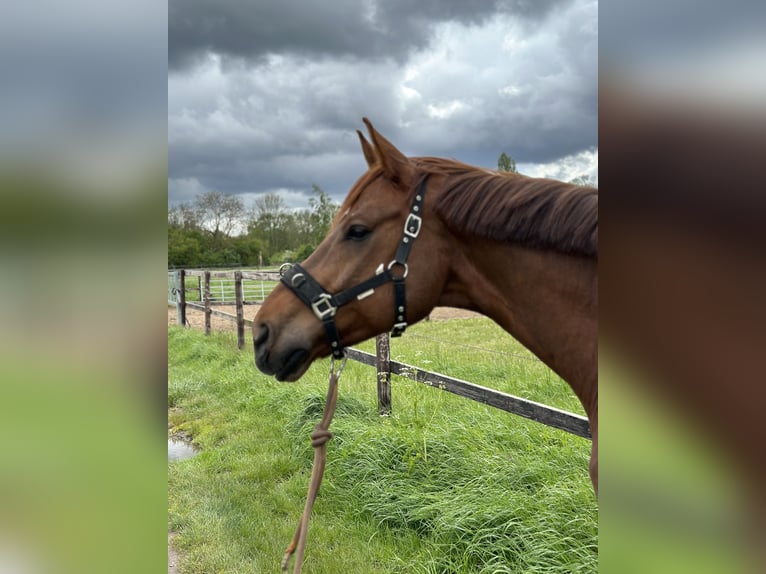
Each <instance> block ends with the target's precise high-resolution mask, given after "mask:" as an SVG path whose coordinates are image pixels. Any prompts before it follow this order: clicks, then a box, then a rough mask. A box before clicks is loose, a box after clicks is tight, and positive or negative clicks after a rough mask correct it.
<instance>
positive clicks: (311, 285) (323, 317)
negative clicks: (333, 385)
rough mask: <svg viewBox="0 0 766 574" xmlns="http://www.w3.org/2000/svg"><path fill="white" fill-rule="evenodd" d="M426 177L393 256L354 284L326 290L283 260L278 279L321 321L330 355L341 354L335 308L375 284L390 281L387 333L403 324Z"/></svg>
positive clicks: (365, 293)
mask: <svg viewBox="0 0 766 574" xmlns="http://www.w3.org/2000/svg"><path fill="white" fill-rule="evenodd" d="M427 180H428V176H427V175H426V177H424V178H423V181H422V182H421V184H420V187H419V188H418V190H417V193H415V197H413V198H412V204H411V205H410V212H409V214H408V215H407V219H406V221H405V222H404V231H403V233H402V238H401V240H400V241H399V246H398V247H397V248H396V254H395V255H394V258H393V259H392V260H391V262H390V263H389V264H388V267H384V265H383V264H382V263H381V264H380V266H379V267H378V269H377V271H376V272H375V275H373V276H372V277H370V278H369V279H367V280H366V281H362V282H361V283H359V284H358V285H355V286H354V287H349V288H348V289H345V290H343V291H340V292H339V293H335V294H330V293H328V292H327V291H326V290H325V289H324V288H323V287H322V286H321V285H320V284H319V282H318V281H317V280H316V279H314V278H313V277H312V276H311V275H310V274H309V272H308V271H306V270H305V269H304V268H303V267H301V266H300V265H298V264H297V263H296V264H294V265H293V264H289V263H288V264H285V265H283V266H282V268H281V269H280V274H281V275H282V277H281V281H282V283H284V285H285V286H286V287H287V288H288V289H290V291H292V292H293V293H295V296H296V297H298V299H300V300H301V301H303V302H304V303H305V304H306V305H307V306H308V307H309V308H310V309H311V310H312V311H313V312H314V315H316V316H317V318H318V319H319V320H320V321H322V324H323V325H324V328H325V331H326V333H327V340H328V342H329V343H330V349H331V350H332V355H333V357H335V358H336V359H339V358H341V357H342V356H343V344H342V343H341V341H340V334H339V333H338V328H337V327H336V325H335V313H336V312H337V311H338V308H339V307H342V306H343V305H345V304H347V303H350V302H351V301H353V300H354V299H359V300H361V299H364V298H365V297H368V296H370V295H372V293H373V291H374V290H375V288H376V287H380V286H381V285H383V284H384V283H386V282H388V281H392V282H393V283H394V328H393V329H392V331H391V336H392V337H399V336H400V335H401V334H402V333H404V330H405V329H406V328H407V320H406V317H407V301H406V299H405V292H404V280H405V279H406V278H407V273H408V272H409V268H408V267H407V258H408V257H409V255H410V249H412V244H413V243H414V242H415V239H417V237H418V234H419V233H420V228H421V227H422V223H423V220H422V219H421V217H420V214H421V213H423V198H424V197H425V192H426V181H427ZM396 266H399V267H401V274H400V275H394V272H393V268H394V267H396Z"/></svg>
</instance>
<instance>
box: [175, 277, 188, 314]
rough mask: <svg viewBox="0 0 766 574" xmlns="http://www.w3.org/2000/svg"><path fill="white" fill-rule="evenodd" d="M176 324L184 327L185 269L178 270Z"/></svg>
mask: <svg viewBox="0 0 766 574" xmlns="http://www.w3.org/2000/svg"><path fill="white" fill-rule="evenodd" d="M176 288H177V289H178V324H179V325H181V326H182V327H186V270H185V269H179V270H178V285H177V287H176Z"/></svg>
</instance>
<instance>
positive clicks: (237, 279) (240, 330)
mask: <svg viewBox="0 0 766 574" xmlns="http://www.w3.org/2000/svg"><path fill="white" fill-rule="evenodd" d="M234 298H235V303H236V305H237V348H238V349H240V350H241V349H242V348H243V347H244V346H245V310H244V308H243V307H244V306H243V304H242V272H241V271H235V272H234Z"/></svg>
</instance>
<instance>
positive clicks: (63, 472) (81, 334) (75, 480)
mask: <svg viewBox="0 0 766 574" xmlns="http://www.w3.org/2000/svg"><path fill="white" fill-rule="evenodd" d="M3 7H4V10H3V17H2V18H0V77H2V87H1V88H0V234H1V235H2V243H0V245H2V246H1V247H0V269H1V271H0V317H1V319H0V573H2V574H10V573H13V574H16V573H24V574H26V573H38V572H40V573H42V572H46V573H47V572H62V573H75V572H77V573H85V572H94V573H95V572H100V573H104V572H120V573H121V572H125V573H131V574H132V573H136V572H153V571H156V572H162V571H163V569H164V568H165V561H166V555H167V554H166V548H165V546H166V536H167V532H166V521H167V518H166V516H167V512H166V469H167V466H166V464H167V462H166V454H165V447H164V446H163V445H164V444H165V443H164V440H165V436H164V435H166V434H167V431H166V423H165V418H166V398H165V396H166V391H165V386H166V385H165V365H166V345H167V343H166V338H165V334H164V329H165V327H164V325H163V323H162V320H163V319H162V315H163V310H162V308H161V304H162V301H161V299H158V298H157V296H156V295H157V291H158V290H159V291H162V289H163V288H164V286H163V281H164V280H165V279H164V267H165V244H166V239H165V237H166V235H165V218H164V211H165V209H166V208H165V204H166V171H167V151H166V149H167V148H166V133H167V130H166V125H167V124H166V109H167V104H166V101H167V100H166V89H167V88H166V86H167V75H166V69H167V58H166V50H167V48H166V46H167V6H166V5H165V4H157V3H155V2H146V1H144V0H138V1H137V2H130V3H118V2H111V1H107V2H92V1H91V0H75V1H74V2H67V3H64V4H62V3H59V2H52V1H38V0H33V1H32V2H28V3H14V4H13V6H9V5H4V6H3Z"/></svg>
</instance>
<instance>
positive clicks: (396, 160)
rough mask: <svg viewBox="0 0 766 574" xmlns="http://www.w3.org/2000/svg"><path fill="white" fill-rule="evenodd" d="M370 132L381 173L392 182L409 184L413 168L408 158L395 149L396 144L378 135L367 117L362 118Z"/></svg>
mask: <svg viewBox="0 0 766 574" xmlns="http://www.w3.org/2000/svg"><path fill="white" fill-rule="evenodd" d="M362 121H363V122H364V123H365V125H366V126H367V131H369V132H370V139H371V140H372V145H373V146H374V147H375V152H376V154H375V156H376V158H377V159H378V161H379V162H380V165H381V167H382V168H383V174H384V175H385V176H386V177H387V178H388V179H390V180H391V181H393V182H394V183H403V184H405V185H409V183H410V181H411V179H412V177H413V169H412V164H411V163H410V160H408V159H407V157H406V156H405V155H404V154H403V153H402V152H400V151H399V150H398V149H396V146H394V144H392V143H391V142H390V141H388V140H387V139H386V138H384V137H383V136H382V135H380V134H379V133H378V132H377V131H376V130H375V128H374V127H372V123H371V122H370V120H368V119H367V118H362Z"/></svg>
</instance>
